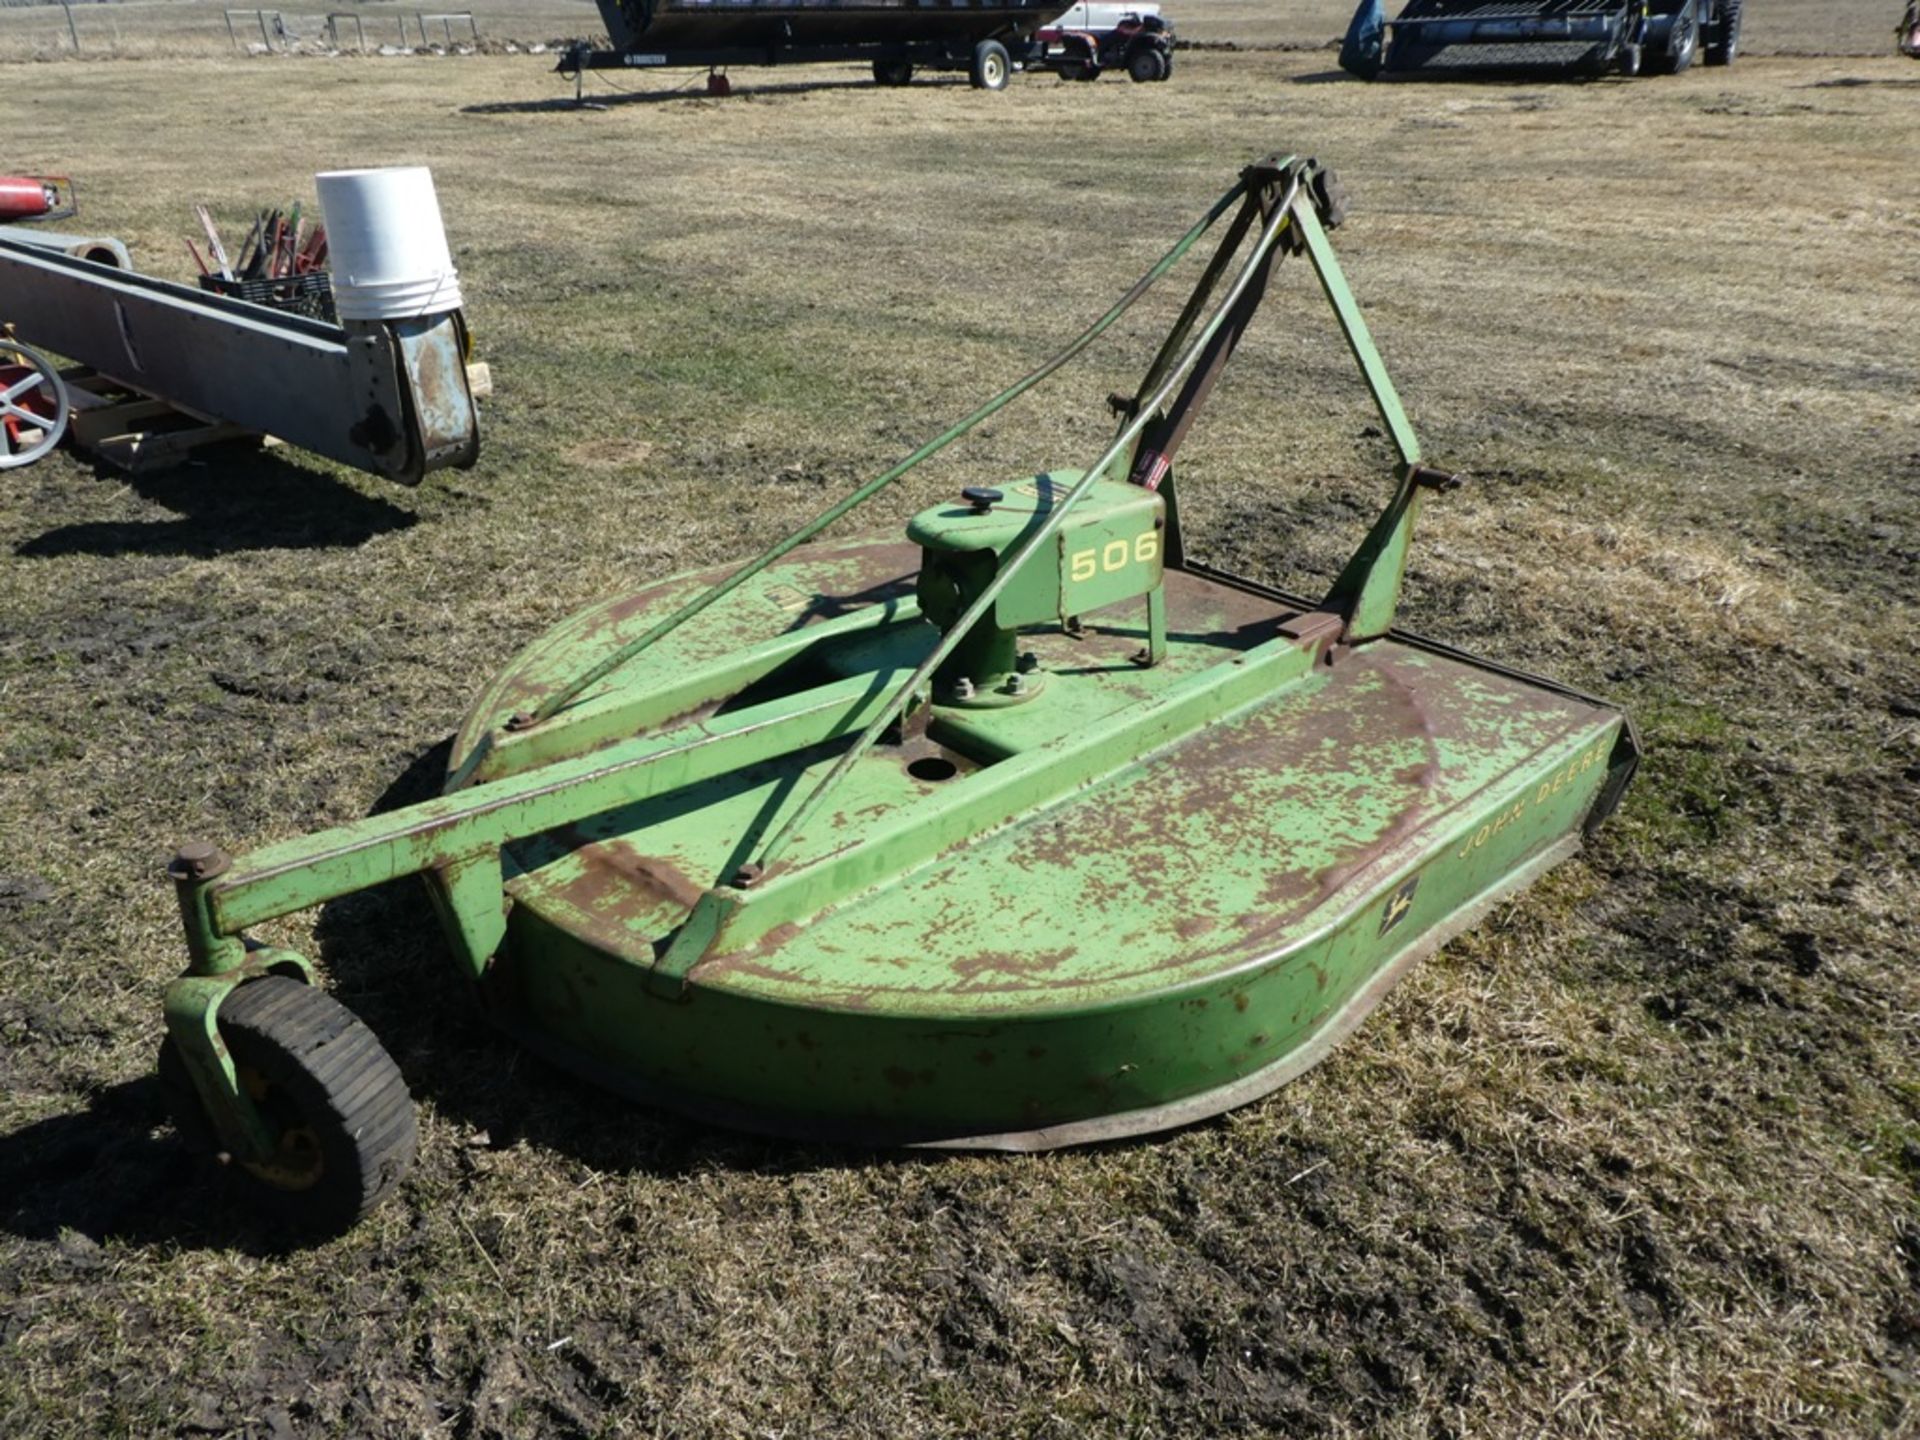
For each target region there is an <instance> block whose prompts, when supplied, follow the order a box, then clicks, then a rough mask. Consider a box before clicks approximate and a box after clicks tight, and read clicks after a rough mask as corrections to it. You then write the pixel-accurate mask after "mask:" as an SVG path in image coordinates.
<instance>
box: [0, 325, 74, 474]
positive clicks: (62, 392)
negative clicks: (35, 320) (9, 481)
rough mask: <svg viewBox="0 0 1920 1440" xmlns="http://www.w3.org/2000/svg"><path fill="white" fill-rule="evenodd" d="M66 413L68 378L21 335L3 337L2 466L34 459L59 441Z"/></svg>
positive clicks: (0, 390) (0, 366)
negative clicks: (19, 338)
mask: <svg viewBox="0 0 1920 1440" xmlns="http://www.w3.org/2000/svg"><path fill="white" fill-rule="evenodd" d="M68 413H69V406H68V401H67V387H66V383H65V382H64V381H63V380H61V378H60V372H59V371H58V370H56V369H55V368H54V366H53V362H52V361H50V360H48V359H47V358H46V356H44V355H42V354H40V352H39V351H37V350H29V349H28V348H27V347H26V346H25V345H22V344H20V343H19V342H18V341H15V340H0V470H9V469H12V468H13V467H14V466H16V465H31V464H32V463H33V462H34V461H35V460H38V459H39V458H40V457H41V456H42V455H45V454H46V453H47V452H48V451H49V450H51V449H53V447H54V446H56V445H58V444H59V443H60V437H61V436H62V435H64V434H65V433H66V430H67V415H68ZM29 434H31V435H34V436H36V437H37V438H34V439H28V438H27V436H28V435H29Z"/></svg>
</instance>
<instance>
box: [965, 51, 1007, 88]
mask: <svg viewBox="0 0 1920 1440" xmlns="http://www.w3.org/2000/svg"><path fill="white" fill-rule="evenodd" d="M1012 74H1013V61H1012V59H1011V58H1009V57H1008V55H1007V47H1006V46H1004V45H1002V44H1001V43H1000V42H999V41H998V40H982V41H981V42H980V43H979V44H978V45H976V46H974V47H973V70H972V79H973V88H974V89H976V90H1004V89H1006V88H1007V79H1008V77H1009V76H1011V75H1012Z"/></svg>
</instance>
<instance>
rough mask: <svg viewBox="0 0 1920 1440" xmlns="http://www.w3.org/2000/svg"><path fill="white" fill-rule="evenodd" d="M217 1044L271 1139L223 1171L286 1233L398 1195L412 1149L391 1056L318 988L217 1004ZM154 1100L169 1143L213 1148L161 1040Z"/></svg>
mask: <svg viewBox="0 0 1920 1440" xmlns="http://www.w3.org/2000/svg"><path fill="white" fill-rule="evenodd" d="M220 1035H221V1038H222V1039H224V1040H225V1041H226V1044H227V1049H228V1051H229V1052H230V1053H231V1054H232V1056H233V1063H234V1066H235V1068H236V1069H238V1071H239V1072H240V1080H241V1084H242V1085H244V1086H245V1087H246V1089H247V1093H248V1094H249V1095H250V1096H252V1098H253V1101H254V1103H255V1104H256V1105H258V1106H259V1107H260V1108H261V1110H262V1111H264V1112H265V1114H266V1116H267V1118H268V1120H269V1121H271V1122H272V1123H273V1124H274V1125H275V1126H277V1127H278V1129H279V1130H280V1133H281V1150H280V1153H279V1154H278V1155H277V1156H275V1158H274V1159H273V1160H272V1161H269V1162H267V1163H264V1164H256V1163H253V1162H247V1161H242V1162H240V1163H238V1164H236V1165H235V1166H234V1167H233V1168H234V1170H235V1171H237V1172H239V1173H241V1174H244V1175H246V1176H247V1177H248V1179H249V1181H250V1182H251V1183H250V1185H249V1189H250V1191H251V1192H252V1194H253V1197H254V1198H255V1199H256V1200H260V1199H264V1200H266V1201H267V1202H268V1203H269V1204H270V1206H271V1207H272V1209H273V1210H274V1211H275V1213H276V1214H278V1215H279V1216H280V1217H281V1218H282V1219H284V1220H285V1221H286V1222H288V1223H289V1224H290V1225H291V1226H293V1227H295V1228H298V1229H301V1230H311V1231H320V1232H324V1233H329V1234H335V1233H338V1232H340V1231H342V1230H345V1229H346V1228H347V1227H348V1226H350V1225H352V1224H353V1223H354V1221H356V1220H358V1219H359V1218H360V1217H361V1216H362V1215H365V1214H366V1213H367V1212H368V1211H369V1210H371V1209H372V1208H373V1207H374V1206H375V1205H378V1204H379V1203H380V1202H381V1201H382V1200H384V1199H385V1198H386V1197H387V1196H388V1195H390V1194H392V1193H393V1191H394V1190H395V1189H397V1188H398V1187H399V1184H400V1182H401V1181H402V1180H403V1179H405V1178H406V1174H407V1171H408V1169H409V1167H411V1166H412V1164H413V1157H414V1151H415V1149H416V1147H417V1145H418V1138H419V1137H418V1131H417V1128H416V1126H415V1121H414V1113H413V1100H412V1097H411V1096H409V1095H408V1094H407V1085H406V1081H405V1080H404V1079H403V1078H402V1077H401V1075H400V1070H399V1067H398V1066H396V1065H395V1064H394V1063H393V1057H392V1056H390V1055H388V1054H387V1052H386V1050H385V1049H383V1048H382V1047H381V1044H380V1042H379V1040H377V1039H376V1038H374V1034H373V1032H372V1031H371V1030H369V1029H367V1027H366V1026H365V1025H363V1024H361V1023H360V1021H359V1020H358V1019H357V1018H356V1017H355V1016H354V1014H353V1012H352V1011H351V1010H348V1009H347V1008H346V1006H344V1005H342V1004H341V1003H340V1002H339V1001H337V1000H335V999H334V998H333V997H332V996H330V995H328V994H326V993H325V992H324V991H320V990H316V989H314V988H313V987H312V986H310V985H303V984H301V983H300V982H299V981H297V980H289V979H286V978H284V977H282V976H277V975H272V976H268V977H266V978H265V979H262V980H254V981H250V982H249V983H247V984H245V985H242V986H241V987H240V988H239V989H237V990H235V991H234V992H233V993H232V994H231V995H229V996H228V997H227V998H226V999H225V1000H224V1001H223V1002H221V1005H220ZM160 1082H161V1093H162V1094H163V1096H165V1098H166V1100H167V1103H168V1108H169V1109H171V1110H172V1111H173V1114H174V1123H175V1125H176V1126H177V1127H178V1128H179V1130H180V1134H181V1138H182V1139H183V1140H185V1141H186V1142H187V1143H188V1144H189V1145H192V1146H194V1147H195V1148H207V1147H210V1146H212V1145H214V1144H217V1141H216V1140H215V1138H214V1135H215V1132H214V1130H213V1126H212V1124H211V1122H209V1120H208V1119H207V1117H206V1115H205V1114H204V1113H203V1112H202V1111H201V1107H200V1100H199V1095H198V1093H197V1092H196V1091H195V1090H194V1088H193V1082H192V1080H191V1078H190V1077H189V1076H188V1075H187V1071H186V1065H185V1063H184V1062H183V1061H182V1060H181V1059H180V1057H179V1055H178V1054H177V1053H174V1049H173V1045H172V1042H171V1041H169V1042H168V1043H166V1044H165V1045H163V1046H162V1047H161V1052H160Z"/></svg>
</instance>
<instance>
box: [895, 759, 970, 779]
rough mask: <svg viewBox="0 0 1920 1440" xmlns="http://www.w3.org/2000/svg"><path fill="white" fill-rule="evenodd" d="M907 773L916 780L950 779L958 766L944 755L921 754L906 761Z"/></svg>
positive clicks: (957, 772) (958, 770) (956, 772)
mask: <svg viewBox="0 0 1920 1440" xmlns="http://www.w3.org/2000/svg"><path fill="white" fill-rule="evenodd" d="M907 773H908V774H909V775H911V776H913V778H914V779H916V780H951V779H952V778H953V777H954V776H956V775H958V774H959V773H960V767H959V766H958V765H956V764H954V763H953V761H951V760H949V759H947V758H946V756H944V755H922V756H921V757H920V758H919V759H918V760H913V761H910V762H908V765H907Z"/></svg>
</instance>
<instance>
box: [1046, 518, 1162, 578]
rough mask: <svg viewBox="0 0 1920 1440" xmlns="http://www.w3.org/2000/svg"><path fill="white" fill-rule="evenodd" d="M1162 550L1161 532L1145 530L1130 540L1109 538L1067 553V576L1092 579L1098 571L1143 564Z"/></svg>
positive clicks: (1100, 572)
mask: <svg viewBox="0 0 1920 1440" xmlns="http://www.w3.org/2000/svg"><path fill="white" fill-rule="evenodd" d="M1159 553H1160V532H1159V531H1157V530H1142V531H1141V532H1140V533H1139V534H1138V535H1136V536H1135V537H1134V538H1133V541H1132V543H1131V544H1129V543H1128V542H1127V541H1125V540H1109V541H1108V542H1107V543H1106V544H1105V545H1092V546H1089V547H1088V548H1087V549H1085V550H1076V551H1074V552H1073V554H1072V555H1070V556H1068V557H1067V578H1068V579H1069V580H1091V579H1093V577H1094V576H1096V575H1101V574H1107V575H1111V574H1112V573H1113V572H1114V571H1116V570H1124V569H1126V568H1127V566H1129V565H1144V564H1146V563H1147V562H1148V561H1149V560H1151V559H1153V557H1154V556H1156V555H1158V554H1159Z"/></svg>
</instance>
